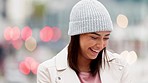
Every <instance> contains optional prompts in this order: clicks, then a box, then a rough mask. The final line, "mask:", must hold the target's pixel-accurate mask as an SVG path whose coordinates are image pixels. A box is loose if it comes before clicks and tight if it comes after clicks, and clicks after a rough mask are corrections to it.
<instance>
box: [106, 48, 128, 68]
mask: <svg viewBox="0 0 148 83" xmlns="http://www.w3.org/2000/svg"><path fill="white" fill-rule="evenodd" d="M107 54H108V56H109V58H110V59H109V62H110V63H112V64H116V65H120V66H123V67H125V66H127V65H128V63H127V61H126V60H125V58H124V57H122V56H121V55H120V54H118V53H112V52H109V51H108V52H107Z"/></svg>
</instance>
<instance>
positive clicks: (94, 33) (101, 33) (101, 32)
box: [81, 31, 111, 36]
mask: <svg viewBox="0 0 148 83" xmlns="http://www.w3.org/2000/svg"><path fill="white" fill-rule="evenodd" d="M110 33H111V31H99V32H90V33H84V34H81V35H96V36H109V35H110Z"/></svg>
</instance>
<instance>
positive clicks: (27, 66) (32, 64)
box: [19, 57, 39, 75]
mask: <svg viewBox="0 0 148 83" xmlns="http://www.w3.org/2000/svg"><path fill="white" fill-rule="evenodd" d="M38 65H39V63H38V62H37V61H36V60H35V59H34V58H32V57H26V58H25V60H24V61H22V62H20V64H19V70H20V71H21V72H22V73H23V74H25V75H28V74H29V73H30V72H31V71H32V73H33V74H36V73H37V68H38Z"/></svg>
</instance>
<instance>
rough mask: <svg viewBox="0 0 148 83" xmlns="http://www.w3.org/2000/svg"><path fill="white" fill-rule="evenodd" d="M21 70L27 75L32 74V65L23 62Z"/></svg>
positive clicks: (20, 66) (20, 65)
mask: <svg viewBox="0 0 148 83" xmlns="http://www.w3.org/2000/svg"><path fill="white" fill-rule="evenodd" d="M19 70H20V71H21V72H22V73H23V74H25V75H28V74H29V73H30V64H29V63H27V62H26V61H22V62H20V64H19Z"/></svg>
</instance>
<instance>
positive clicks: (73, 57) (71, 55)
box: [68, 35, 106, 76]
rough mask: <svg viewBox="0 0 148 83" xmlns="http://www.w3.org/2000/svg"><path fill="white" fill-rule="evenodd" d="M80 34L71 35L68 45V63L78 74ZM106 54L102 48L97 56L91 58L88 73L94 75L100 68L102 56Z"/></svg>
mask: <svg viewBox="0 0 148 83" xmlns="http://www.w3.org/2000/svg"><path fill="white" fill-rule="evenodd" d="M79 40H80V35H74V36H71V40H70V43H69V46H68V63H69V66H70V67H71V68H72V69H73V70H74V71H75V72H76V73H77V74H79V68H78V52H79V50H80V41H79ZM103 52H104V55H105V56H106V48H104V49H102V50H101V51H100V53H99V54H98V56H97V58H96V59H94V60H92V61H91V63H90V73H91V74H92V76H95V75H96V74H97V73H98V72H100V69H101V68H102V56H103Z"/></svg>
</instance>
